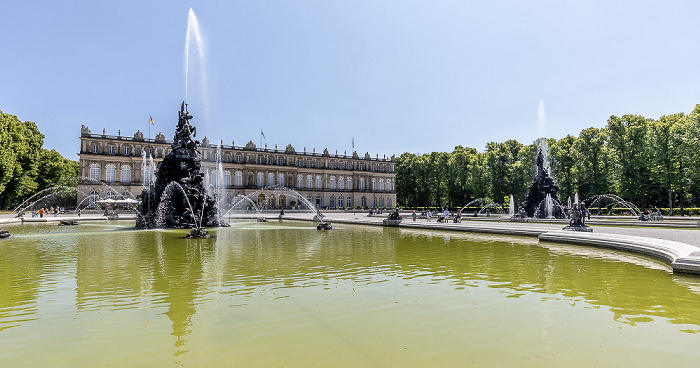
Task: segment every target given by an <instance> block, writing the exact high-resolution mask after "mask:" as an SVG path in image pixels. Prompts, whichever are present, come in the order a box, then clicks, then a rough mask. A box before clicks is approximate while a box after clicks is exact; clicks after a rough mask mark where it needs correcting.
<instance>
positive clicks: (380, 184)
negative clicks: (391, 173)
mask: <svg viewBox="0 0 700 368" xmlns="http://www.w3.org/2000/svg"><path fill="white" fill-rule="evenodd" d="M379 191H380V192H383V191H384V179H379Z"/></svg>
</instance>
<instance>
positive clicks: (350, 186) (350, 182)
mask: <svg viewBox="0 0 700 368" xmlns="http://www.w3.org/2000/svg"><path fill="white" fill-rule="evenodd" d="M347 184H348V185H347V189H348V190H352V178H351V177H349V176H348V183H347Z"/></svg>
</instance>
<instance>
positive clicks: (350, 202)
mask: <svg viewBox="0 0 700 368" xmlns="http://www.w3.org/2000/svg"><path fill="white" fill-rule="evenodd" d="M171 143H172V142H171V141H169V140H166V139H165V135H163V134H162V133H158V134H157V135H156V137H155V139H148V138H144V135H143V133H142V132H140V131H137V132H136V133H135V134H134V135H133V136H122V135H121V131H120V132H119V134H118V135H116V136H115V135H106V134H105V131H104V130H103V131H102V134H93V133H91V132H90V129H88V128H87V127H86V126H84V125H83V126H82V128H81V132H80V153H79V156H80V180H79V183H78V204H79V205H80V206H81V207H84V206H86V205H90V204H92V203H94V202H96V201H98V200H101V199H108V198H113V199H123V198H138V197H139V196H140V195H141V190H142V188H143V183H144V173H148V172H149V171H148V170H147V169H146V168H147V167H148V165H149V162H150V161H151V160H152V161H153V162H154V163H155V165H156V166H157V165H158V163H159V162H160V161H161V160H162V159H163V157H165V156H166V155H167V154H168V153H169V152H170V150H171ZM217 146H218V145H212V144H210V142H209V140H208V139H207V138H206V137H204V139H203V140H202V143H201V144H200V146H199V148H198V150H199V152H200V154H201V155H200V160H201V165H202V172H204V173H205V180H209V182H210V183H212V184H213V185H214V186H218V181H219V180H223V186H221V187H222V188H223V196H224V198H225V199H226V202H227V203H229V202H230V201H231V200H232V199H233V198H234V197H235V196H237V195H245V196H249V197H250V198H251V199H252V200H254V201H256V202H257V204H258V205H261V206H264V207H265V208H275V209H277V208H291V207H292V206H293V205H294V204H297V205H298V204H299V203H298V202H299V201H298V200H297V199H296V198H286V197H285V195H278V196H275V193H274V191H273V190H272V189H269V188H274V187H286V188H290V189H294V190H296V191H297V192H299V193H300V194H301V195H303V196H304V197H305V198H306V199H307V200H308V201H309V202H310V203H312V204H314V205H315V206H316V207H318V208H322V209H334V208H351V207H377V208H382V207H393V206H395V205H396V188H395V186H394V184H395V178H396V174H395V172H394V168H395V164H396V163H395V160H394V156H391V157H390V158H387V157H383V158H380V157H379V156H378V155H377V156H376V157H370V155H369V153H366V154H365V155H364V157H359V156H358V155H357V152H353V154H352V155H351V156H348V155H346V154H338V153H337V151H336V153H335V154H331V153H329V152H328V150H327V149H326V150H324V151H323V152H322V153H317V152H316V151H315V149H314V150H313V151H312V152H307V151H306V148H304V151H302V152H297V151H296V150H295V148H294V147H293V146H292V145H291V144H289V145H287V146H286V148H285V149H277V146H276V145H275V148H274V149H268V148H267V144H266V145H265V147H264V148H262V147H256V146H255V144H254V143H253V142H252V141H250V142H248V144H246V145H245V146H244V147H237V146H235V145H234V144H233V142H232V144H231V145H230V146H227V145H222V146H221V148H220V149H218V147H217ZM217 151H219V152H221V153H220V154H221V157H218V156H217ZM219 162H220V163H221V166H222V167H223V179H219V178H220V175H218V174H217V168H218V164H219ZM251 195H252V197H251ZM292 201H294V202H297V203H291V202H292Z"/></svg>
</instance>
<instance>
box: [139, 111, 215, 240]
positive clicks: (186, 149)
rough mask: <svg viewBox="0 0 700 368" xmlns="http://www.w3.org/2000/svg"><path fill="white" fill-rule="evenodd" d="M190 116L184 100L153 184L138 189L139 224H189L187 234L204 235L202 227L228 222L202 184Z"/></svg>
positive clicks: (178, 226)
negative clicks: (169, 150) (173, 133)
mask: <svg viewBox="0 0 700 368" xmlns="http://www.w3.org/2000/svg"><path fill="white" fill-rule="evenodd" d="M190 119H192V115H190V113H189V111H188V110H187V104H185V103H184V102H183V103H182V106H181V107H180V111H179V112H178V121H177V129H176V130H175V138H174V139H173V143H172V145H171V147H172V151H171V152H170V153H169V154H168V155H167V156H165V157H164V158H163V161H162V162H161V163H160V164H158V168H157V170H156V172H155V177H156V178H155V182H154V183H153V185H152V186H149V187H144V189H143V190H142V192H141V208H140V216H139V218H138V220H137V222H136V226H137V227H138V228H141V229H150V228H192V229H193V230H192V231H191V232H190V234H188V237H206V236H208V234H207V231H206V230H205V229H203V228H204V227H218V226H227V225H228V224H226V223H225V222H223V221H222V220H221V219H220V217H219V214H218V210H217V206H216V200H215V198H213V197H212V196H210V195H208V194H207V191H206V188H205V186H204V183H203V179H204V173H202V170H201V164H200V160H199V154H200V153H199V151H197V147H198V145H199V141H196V140H194V138H193V137H195V136H196V134H197V129H196V128H195V127H194V126H192V124H190Z"/></svg>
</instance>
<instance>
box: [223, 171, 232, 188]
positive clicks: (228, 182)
mask: <svg viewBox="0 0 700 368" xmlns="http://www.w3.org/2000/svg"><path fill="white" fill-rule="evenodd" d="M224 186H225V187H230V186H231V172H230V171H225V172H224Z"/></svg>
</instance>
